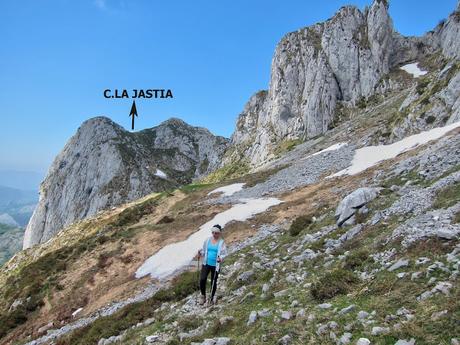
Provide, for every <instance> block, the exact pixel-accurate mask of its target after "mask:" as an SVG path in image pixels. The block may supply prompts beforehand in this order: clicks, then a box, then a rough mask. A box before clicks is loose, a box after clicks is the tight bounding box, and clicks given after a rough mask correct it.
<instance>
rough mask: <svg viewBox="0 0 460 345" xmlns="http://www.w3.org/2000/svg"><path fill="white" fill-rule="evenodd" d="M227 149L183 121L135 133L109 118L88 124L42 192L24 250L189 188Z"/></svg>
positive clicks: (62, 155) (56, 163) (59, 160)
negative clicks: (152, 197)
mask: <svg viewBox="0 0 460 345" xmlns="http://www.w3.org/2000/svg"><path fill="white" fill-rule="evenodd" d="M227 143H228V141H227V139H225V138H223V137H217V136H214V135H213V134H212V133H210V132H209V131H208V130H207V129H204V128H199V127H192V126H190V125H188V124H186V123H185V122H183V121H182V120H179V119H170V120H168V121H165V122H163V123H162V124H160V125H159V126H157V127H154V128H151V129H146V130H142V131H140V132H135V133H131V132H128V131H126V130H124V129H123V128H122V127H121V126H119V125H117V124H116V123H114V122H113V121H111V120H110V119H108V118H106V117H96V118H93V119H90V120H88V121H86V122H84V123H83V124H82V125H81V127H80V128H79V129H78V131H77V133H76V134H75V135H74V136H73V137H72V138H71V139H70V140H69V142H68V143H67V144H66V145H65V147H64V149H63V150H62V151H61V153H59V155H58V156H57V157H56V158H55V160H54V162H53V164H52V165H51V167H50V169H49V171H48V175H47V176H46V178H45V180H44V181H43V182H42V184H41V186H40V199H39V203H38V206H37V208H36V209H35V212H34V214H33V216H32V218H31V219H30V222H29V224H28V226H27V229H26V232H25V237H24V248H28V247H30V246H32V245H34V244H37V243H43V242H45V241H47V240H49V239H50V238H51V237H53V236H54V235H55V234H56V233H57V232H59V231H60V230H61V229H62V228H64V227H65V226H67V225H69V224H71V223H73V222H75V221H77V220H81V219H84V218H87V217H90V216H93V215H95V214H96V213H97V212H98V211H100V210H103V209H107V208H109V207H112V206H115V205H119V204H122V203H125V202H128V201H132V200H135V199H138V198H140V197H143V196H145V195H147V194H149V193H152V192H158V191H164V190H166V189H168V188H173V187H177V186H179V185H181V184H186V183H190V182H191V181H192V179H193V178H196V177H200V176H203V175H204V174H207V173H209V172H211V171H213V170H214V169H215V168H216V167H218V165H219V163H220V160H221V157H222V155H223V153H224V151H225V149H226V147H227Z"/></svg>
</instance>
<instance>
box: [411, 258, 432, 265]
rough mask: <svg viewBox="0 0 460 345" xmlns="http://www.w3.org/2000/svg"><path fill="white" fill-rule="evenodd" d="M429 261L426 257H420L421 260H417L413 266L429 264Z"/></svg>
mask: <svg viewBox="0 0 460 345" xmlns="http://www.w3.org/2000/svg"><path fill="white" fill-rule="evenodd" d="M430 261H431V260H430V259H429V258H426V257H421V258H418V259H417V260H416V261H415V266H420V265H424V264H426V263H428V262H430Z"/></svg>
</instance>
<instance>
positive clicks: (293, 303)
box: [291, 300, 299, 308]
mask: <svg viewBox="0 0 460 345" xmlns="http://www.w3.org/2000/svg"><path fill="white" fill-rule="evenodd" d="M298 305H299V301H297V300H294V301H292V303H291V308H295V307H297V306H298Z"/></svg>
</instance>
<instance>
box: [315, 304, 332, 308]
mask: <svg viewBox="0 0 460 345" xmlns="http://www.w3.org/2000/svg"><path fill="white" fill-rule="evenodd" d="M330 307H332V304H330V303H321V304H318V308H320V309H329V308H330Z"/></svg>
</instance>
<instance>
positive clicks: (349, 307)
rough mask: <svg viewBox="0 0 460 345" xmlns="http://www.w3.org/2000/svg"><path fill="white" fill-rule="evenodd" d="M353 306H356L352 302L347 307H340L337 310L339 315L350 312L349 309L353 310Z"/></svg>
mask: <svg viewBox="0 0 460 345" xmlns="http://www.w3.org/2000/svg"><path fill="white" fill-rule="evenodd" d="M355 307H356V306H355V305H354V304H352V305H349V306H348V307H345V308H343V309H341V310H340V311H339V315H344V314H348V313H350V312H351V311H353V310H354V309H355Z"/></svg>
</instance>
